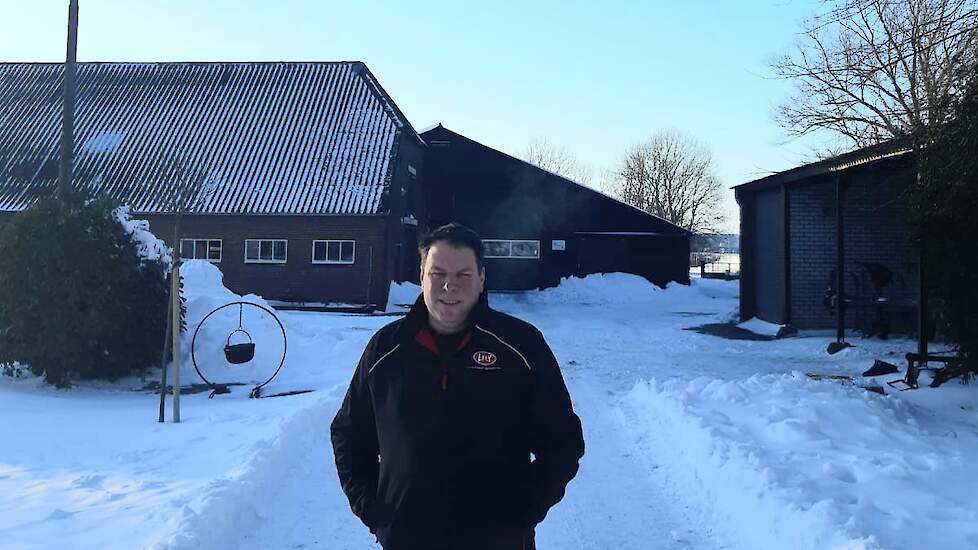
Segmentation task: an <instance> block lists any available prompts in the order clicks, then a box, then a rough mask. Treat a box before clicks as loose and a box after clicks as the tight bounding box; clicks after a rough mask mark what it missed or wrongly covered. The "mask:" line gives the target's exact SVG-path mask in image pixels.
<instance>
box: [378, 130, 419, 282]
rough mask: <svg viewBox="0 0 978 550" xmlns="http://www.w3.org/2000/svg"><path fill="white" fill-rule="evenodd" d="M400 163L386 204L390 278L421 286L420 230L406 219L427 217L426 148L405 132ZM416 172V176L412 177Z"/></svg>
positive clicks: (400, 142) (399, 148)
mask: <svg viewBox="0 0 978 550" xmlns="http://www.w3.org/2000/svg"><path fill="white" fill-rule="evenodd" d="M397 139H398V144H397V151H398V156H397V161H396V163H395V167H394V170H393V181H392V182H391V185H390V187H389V189H390V192H389V194H388V197H387V201H386V202H385V204H386V205H387V206H388V208H389V209H390V216H389V219H390V223H389V224H388V236H387V238H388V242H389V243H391V246H390V247H388V252H387V253H388V258H387V264H386V265H387V266H388V267H389V272H388V274H387V276H388V277H389V278H390V280H392V281H396V282H403V281H411V282H413V283H418V282H419V281H418V274H419V272H420V270H419V268H418V265H419V261H420V260H419V258H418V226H417V225H411V224H410V223H404V221H403V219H404V218H414V219H415V220H421V219H423V218H424V216H425V205H424V201H423V198H424V197H423V188H422V187H421V184H422V181H423V179H422V178H423V177H424V176H423V174H424V149H425V148H424V145H422V144H421V143H420V142H419V141H418V140H417V139H415V137H414V136H413V135H406V134H405V131H401V132H400V133H399V134H398V138H397ZM412 169H413V173H412Z"/></svg>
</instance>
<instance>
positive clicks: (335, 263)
mask: <svg viewBox="0 0 978 550" xmlns="http://www.w3.org/2000/svg"><path fill="white" fill-rule="evenodd" d="M316 243H326V255H327V256H328V255H329V243H340V255H341V256H342V255H343V243H353V260H352V261H349V262H344V261H343V260H339V261H335V262H334V261H330V260H317V259H316ZM311 257H312V263H314V264H317V265H353V264H355V263H357V241H356V240H354V239H316V240H314V241H312V256H311Z"/></svg>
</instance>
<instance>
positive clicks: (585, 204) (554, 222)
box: [424, 128, 689, 290]
mask: <svg viewBox="0 0 978 550" xmlns="http://www.w3.org/2000/svg"><path fill="white" fill-rule="evenodd" d="M424 137H425V139H426V141H427V142H428V144H429V150H428V156H427V158H426V162H425V191H426V193H425V196H426V197H427V205H428V208H429V212H428V214H429V220H428V221H429V223H430V225H431V226H432V227H436V226H438V225H441V224H443V223H448V222H450V221H458V222H460V223H463V224H465V225H468V226H470V227H472V228H473V229H475V230H476V231H477V232H479V234H480V235H481V236H482V238H484V239H530V240H539V241H540V259H539V260H527V259H493V258H488V259H487V260H486V269H487V284H488V286H489V288H491V289H494V290H523V289H532V288H540V287H549V286H554V285H556V284H558V283H559V281H560V278H561V277H567V276H572V275H586V274H589V273H599V272H613V271H621V272H626V273H634V274H637V275H642V276H644V277H646V278H648V279H649V280H651V281H653V282H655V283H657V284H660V285H664V284H666V283H667V282H669V281H679V282H682V283H685V284H688V282H689V263H688V262H689V234H688V233H687V232H685V231H683V230H682V229H680V228H678V227H676V226H674V225H672V224H670V223H668V222H665V221H663V220H659V219H657V218H654V217H651V216H649V215H647V214H645V213H644V212H641V211H639V210H637V209H635V208H632V207H631V206H628V205H625V204H622V203H620V202H618V201H616V200H614V199H611V198H609V197H607V196H605V195H602V194H600V193H598V192H595V191H593V190H590V189H587V188H585V187H583V186H580V185H577V184H575V183H573V182H569V181H567V180H565V179H564V178H561V177H559V176H556V175H554V174H551V173H549V172H547V171H545V170H541V169H539V168H536V167H534V166H531V165H529V164H526V163H525V162H522V161H520V160H518V159H514V158H512V157H510V156H508V155H505V154H503V153H500V152H498V151H494V150H492V149H490V148H488V147H485V146H483V145H481V144H478V143H476V142H473V141H471V140H468V139H467V138H464V137H461V136H458V135H457V134H454V133H452V132H450V131H447V130H444V129H442V128H436V129H435V130H431V131H429V132H426V133H425V134H424ZM598 232H618V233H626V232H633V233H661V234H663V235H656V236H650V235H641V236H634V235H633V236H624V235H616V236H614V237H611V236H603V235H602V236H598V235H594V234H593V233H598ZM554 240H563V241H564V242H565V246H566V249H565V250H563V251H560V250H553V246H552V241H554Z"/></svg>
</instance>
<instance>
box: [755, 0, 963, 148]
mask: <svg viewBox="0 0 978 550" xmlns="http://www.w3.org/2000/svg"><path fill="white" fill-rule="evenodd" d="M825 6H826V10H825V11H824V13H822V14H819V15H816V16H814V17H813V18H811V19H810V20H809V21H807V22H806V23H805V25H804V29H803V32H802V34H801V39H800V42H799V43H798V44H797V45H796V48H795V51H794V52H792V53H789V54H785V55H783V56H781V57H779V58H778V59H775V60H774V61H773V62H772V63H771V67H772V69H773V70H774V71H775V73H776V74H777V75H779V76H780V77H783V78H787V79H790V80H792V81H794V82H795V86H796V89H795V93H794V94H792V96H791V97H789V98H788V99H787V100H786V101H784V102H783V103H782V104H781V105H779V106H778V107H777V108H776V110H775V118H776V119H777V120H778V122H779V123H780V124H781V126H782V127H783V128H784V129H785V130H786V131H787V132H788V134H789V135H793V136H799V135H803V134H807V133H810V132H812V131H816V130H829V131H832V132H834V133H837V134H840V135H842V136H844V137H845V138H847V139H848V140H849V141H851V142H852V145H854V146H866V145H871V144H874V143H879V142H880V141H885V140H888V139H891V138H896V137H902V136H907V135H912V134H915V133H917V132H920V131H921V130H922V129H923V128H925V127H926V126H927V124H928V123H929V122H931V120H932V119H934V118H935V117H938V118H939V117H940V116H941V113H939V112H935V109H937V107H938V105H939V104H940V99H941V98H942V97H944V96H945V95H946V94H947V93H948V92H949V91H951V88H952V86H954V74H955V71H956V69H957V67H958V66H960V65H961V64H962V63H967V62H969V61H973V60H974V57H975V46H976V44H978V0H827V1H826V2H825Z"/></svg>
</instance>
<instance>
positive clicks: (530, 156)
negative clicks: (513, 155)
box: [519, 137, 593, 185]
mask: <svg viewBox="0 0 978 550" xmlns="http://www.w3.org/2000/svg"><path fill="white" fill-rule="evenodd" d="M519 157H520V158H521V159H523V160H525V161H526V162H529V163H530V164H533V165H535V166H539V167H540V168H543V169H544V170H547V171H550V172H553V173H554V174H557V175H559V176H563V177H565V178H567V179H569V180H573V181H576V182H577V183H581V184H584V185H590V183H591V180H592V176H593V174H592V170H591V167H590V166H588V165H586V164H584V163H582V162H580V161H579V160H577V157H575V156H574V155H573V154H571V153H570V152H569V151H567V150H566V149H563V148H561V147H557V146H555V145H553V144H552V143H550V142H549V141H548V140H547V139H546V138H542V137H541V138H537V139H534V140H533V141H531V142H530V143H529V144H527V146H526V148H525V149H523V151H522V152H521V153H520V155H519Z"/></svg>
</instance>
